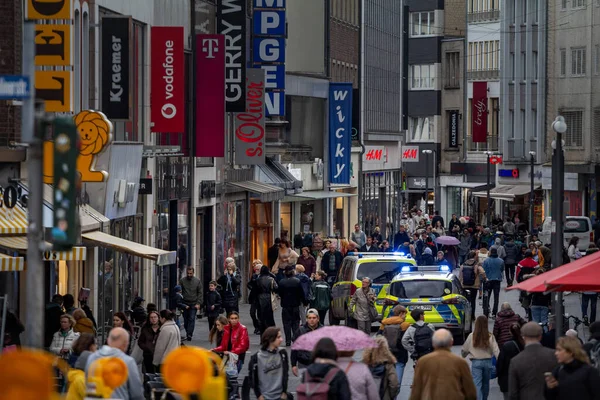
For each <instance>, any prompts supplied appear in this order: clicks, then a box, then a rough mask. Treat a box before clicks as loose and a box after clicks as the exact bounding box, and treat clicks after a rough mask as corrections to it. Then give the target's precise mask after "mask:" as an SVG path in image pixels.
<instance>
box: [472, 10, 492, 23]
mask: <svg viewBox="0 0 600 400" xmlns="http://www.w3.org/2000/svg"><path fill="white" fill-rule="evenodd" d="M498 20H500V10H488V11H477V12H470V13H468V14H467V22H468V23H478V22H492V21H498Z"/></svg>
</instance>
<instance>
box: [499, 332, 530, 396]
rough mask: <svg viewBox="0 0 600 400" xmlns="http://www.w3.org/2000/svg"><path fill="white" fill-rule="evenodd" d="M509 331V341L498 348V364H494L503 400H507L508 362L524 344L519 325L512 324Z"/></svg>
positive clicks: (521, 349)
mask: <svg viewBox="0 0 600 400" xmlns="http://www.w3.org/2000/svg"><path fill="white" fill-rule="evenodd" d="M496 321H497V320H496ZM509 329H510V334H511V339H510V340H507V341H506V342H505V343H504V344H503V345H502V346H500V355H499V356H498V362H497V363H496V371H497V375H498V386H500V392H502V396H503V397H504V400H508V398H509V394H508V368H509V366H510V360H512V359H513V358H514V357H515V356H516V355H517V354H519V353H520V352H521V351H523V349H524V348H525V342H524V341H523V337H522V336H521V327H520V326H519V324H518V323H513V324H512V325H511V326H510V328H509Z"/></svg>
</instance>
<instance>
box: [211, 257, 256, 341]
mask: <svg viewBox="0 0 600 400" xmlns="http://www.w3.org/2000/svg"><path fill="white" fill-rule="evenodd" d="M262 265H263V263H262V261H261V260H258V259H256V260H254V261H252V272H253V273H252V277H251V278H250V281H249V282H248V292H249V294H248V303H250V318H252V325H253V326H254V334H255V335H260V319H259V318H258V315H259V312H258V310H259V308H260V305H259V302H258V288H257V287H256V282H257V281H258V278H260V268H261V267H262ZM210 329H212V326H211V325H210V320H209V330H210Z"/></svg>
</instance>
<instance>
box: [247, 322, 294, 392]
mask: <svg viewBox="0 0 600 400" xmlns="http://www.w3.org/2000/svg"><path fill="white" fill-rule="evenodd" d="M282 341H283V337H282V336H281V329H279V328H277V327H274V326H272V327H269V328H267V330H266V331H265V333H263V334H262V336H261V342H260V344H261V347H260V350H259V351H257V352H256V353H254V354H253V355H252V357H250V362H249V363H248V375H249V380H250V385H251V386H252V389H253V390H254V395H255V396H256V398H257V399H262V400H279V399H287V398H288V395H287V387H288V378H289V364H288V355H287V351H285V349H279V346H281V342H282Z"/></svg>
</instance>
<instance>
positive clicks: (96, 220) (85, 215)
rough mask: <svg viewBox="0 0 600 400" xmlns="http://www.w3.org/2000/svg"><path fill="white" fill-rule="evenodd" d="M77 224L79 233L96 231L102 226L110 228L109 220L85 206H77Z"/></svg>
mask: <svg viewBox="0 0 600 400" xmlns="http://www.w3.org/2000/svg"><path fill="white" fill-rule="evenodd" d="M79 223H80V225H81V232H83V233H85V232H91V231H98V230H100V228H101V227H102V226H104V227H107V226H110V219H108V218H106V217H105V216H104V215H103V214H101V213H100V212H98V211H96V210H94V209H93V208H92V207H90V206H89V205H87V204H84V205H81V206H79Z"/></svg>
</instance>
